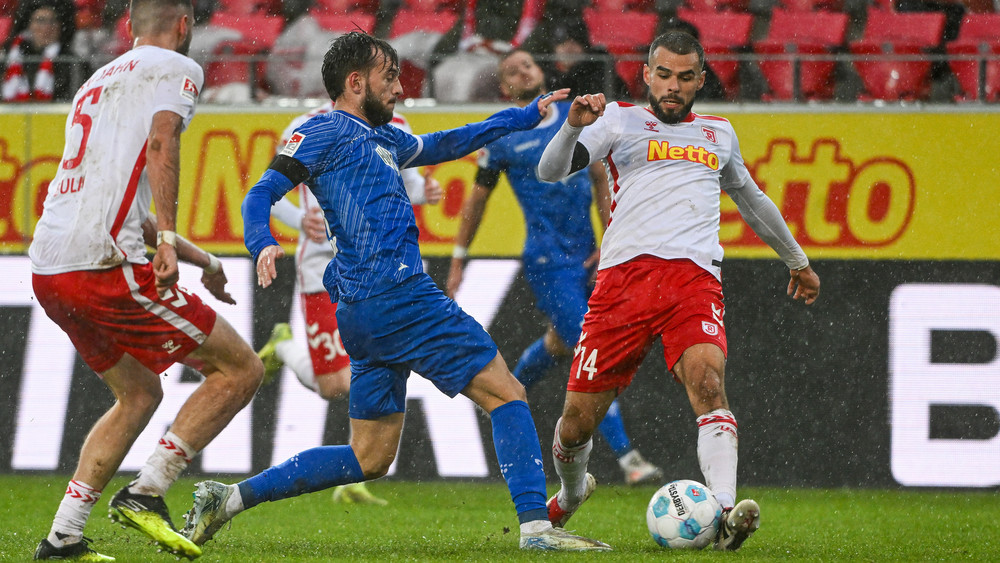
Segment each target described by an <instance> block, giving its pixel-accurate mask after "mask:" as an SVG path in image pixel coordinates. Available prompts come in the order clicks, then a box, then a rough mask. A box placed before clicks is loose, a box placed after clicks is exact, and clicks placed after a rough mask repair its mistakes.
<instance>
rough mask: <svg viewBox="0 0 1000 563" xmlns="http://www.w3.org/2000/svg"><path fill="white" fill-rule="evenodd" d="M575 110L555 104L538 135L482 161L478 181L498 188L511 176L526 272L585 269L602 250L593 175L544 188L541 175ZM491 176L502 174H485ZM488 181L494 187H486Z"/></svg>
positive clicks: (500, 144) (523, 136)
mask: <svg viewBox="0 0 1000 563" xmlns="http://www.w3.org/2000/svg"><path fill="white" fill-rule="evenodd" d="M569 107H570V103H569V102H560V103H556V104H553V105H552V106H550V107H549V111H550V115H549V116H548V117H546V118H545V120H543V121H542V122H541V123H539V124H538V125H537V126H536V127H535V128H534V129H530V130H528V131H518V132H515V133H511V134H510V135H507V136H506V137H503V138H501V139H499V140H496V141H494V142H492V143H490V144H489V145H487V146H486V148H485V149H483V151H482V154H481V156H480V159H479V166H480V174H479V176H478V177H477V180H478V181H479V182H480V183H481V184H483V185H485V186H486V187H487V188H492V187H494V186H495V185H496V182H495V178H496V177H497V176H498V175H499V172H505V173H506V174H507V179H508V180H509V181H510V185H511V187H512V188H513V189H514V195H515V196H517V201H518V203H519V204H520V205H521V211H522V213H523V214H524V220H525V224H526V227H527V236H526V238H525V241H524V251H523V260H524V262H525V265H526V266H532V265H537V266H542V267H544V266H546V265H553V266H560V265H573V266H582V263H583V261H584V260H586V259H587V257H589V256H590V255H591V254H592V253H593V252H594V250H595V247H596V243H595V240H594V229H593V226H592V224H591V221H590V203H591V200H592V192H591V183H590V178H589V175H588V171H587V169H584V170H581V171H579V172H577V173H576V174H573V175H571V176H569V177H567V178H564V179H562V180H561V181H559V182H554V183H548V182H542V181H541V180H539V179H538V177H537V176H536V172H535V168H536V167H537V166H538V161H539V159H541V157H542V151H543V150H545V147H546V145H548V144H549V141H550V140H552V137H554V136H555V134H556V132H557V131H559V128H560V127H561V126H562V124H563V122H564V121H566V116H567V113H568V112H569ZM489 171H494V172H496V174H493V175H490V174H488V173H484V172H489ZM483 178H489V179H493V181H491V182H489V184H486V183H484V182H485V181H484V180H483Z"/></svg>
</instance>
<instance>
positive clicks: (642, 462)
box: [619, 450, 663, 486]
mask: <svg viewBox="0 0 1000 563" xmlns="http://www.w3.org/2000/svg"><path fill="white" fill-rule="evenodd" d="M619 464H620V465H621V467H622V470H623V471H624V472H625V484H626V485H629V486H633V485H642V484H645V483H657V484H659V482H660V480H661V479H663V470H662V469H660V468H659V467H657V466H655V465H653V464H652V463H650V462H648V461H646V458H644V457H642V455H641V454H640V453H639V450H632V451H630V452H629V453H627V454H625V455H624V456H622V458H621V459H620V460H619Z"/></svg>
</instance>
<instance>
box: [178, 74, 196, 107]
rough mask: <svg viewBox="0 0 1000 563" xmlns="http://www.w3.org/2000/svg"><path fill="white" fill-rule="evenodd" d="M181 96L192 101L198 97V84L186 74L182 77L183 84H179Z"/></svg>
mask: <svg viewBox="0 0 1000 563" xmlns="http://www.w3.org/2000/svg"><path fill="white" fill-rule="evenodd" d="M181 97H182V98H187V99H189V100H191V101H192V102H193V101H195V100H196V99H197V98H198V85H197V84H195V82H194V80H191V79H190V78H188V77H187V76H185V77H184V84H183V85H182V86H181Z"/></svg>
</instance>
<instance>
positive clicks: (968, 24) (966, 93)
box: [947, 14, 1000, 102]
mask: <svg viewBox="0 0 1000 563" xmlns="http://www.w3.org/2000/svg"><path fill="white" fill-rule="evenodd" d="M947 49H948V54H950V55H992V56H993V57H992V60H987V61H986V62H985V69H984V70H985V81H984V83H983V85H982V89H983V93H984V94H985V100H986V101H988V102H997V101H1000V57H997V55H1000V14H968V15H966V16H965V19H964V20H962V27H961V28H959V31H958V37H957V38H956V39H955V40H954V41H952V42H951V43H949V44H948V45H947ZM948 64H949V65H950V66H951V71H952V72H953V73H955V78H956V79H957V80H958V84H959V86H960V87H961V88H962V95H960V96H959V97H958V99H959V100H960V101H965V100H978V99H979V91H980V84H979V76H980V74H979V73H980V61H978V60H971V59H964V60H959V59H953V60H950V61H949V63H948Z"/></svg>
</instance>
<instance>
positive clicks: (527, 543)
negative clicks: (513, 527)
mask: <svg viewBox="0 0 1000 563" xmlns="http://www.w3.org/2000/svg"><path fill="white" fill-rule="evenodd" d="M520 545H521V549H537V550H541V551H611V546H610V545H608V544H606V543H604V542H602V541H597V540H592V539H590V538H585V537H583V536H575V535H573V534H571V533H569V532H567V531H566V530H564V529H562V528H548V529H547V530H544V531H541V532H535V533H533V534H525V533H522V534H521V544H520Z"/></svg>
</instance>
